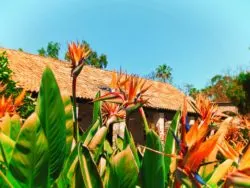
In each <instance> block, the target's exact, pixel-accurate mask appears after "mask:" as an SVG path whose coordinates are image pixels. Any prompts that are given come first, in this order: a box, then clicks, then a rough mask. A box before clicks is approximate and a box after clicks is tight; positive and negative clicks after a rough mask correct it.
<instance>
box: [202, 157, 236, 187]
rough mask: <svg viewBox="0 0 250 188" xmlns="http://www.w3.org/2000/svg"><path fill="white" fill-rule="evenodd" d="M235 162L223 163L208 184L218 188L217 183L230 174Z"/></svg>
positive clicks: (229, 160) (228, 160)
mask: <svg viewBox="0 0 250 188" xmlns="http://www.w3.org/2000/svg"><path fill="white" fill-rule="evenodd" d="M233 162H234V161H233V160H231V159H227V160H225V161H224V162H223V163H221V164H220V165H219V166H218V167H217V168H216V169H215V170H214V172H213V174H212V176H211V177H210V179H209V180H208V182H207V184H208V185H211V186H215V187H216V185H217V183H218V182H219V181H220V180H221V179H222V178H223V177H224V176H225V175H226V174H227V173H228V170H229V168H230V167H231V166H232V164H233Z"/></svg>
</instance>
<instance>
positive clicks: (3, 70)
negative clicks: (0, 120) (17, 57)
mask: <svg viewBox="0 0 250 188" xmlns="http://www.w3.org/2000/svg"><path fill="white" fill-rule="evenodd" d="M0 84H1V85H4V90H2V91H0V96H5V97H10V96H12V97H14V98H15V97H17V96H18V95H19V94H20V93H21V89H20V88H19V87H17V86H16V82H15V81H13V80H12V70H11V69H10V68H9V60H8V58H7V54H6V52H3V53H0ZM34 101H35V99H34V98H32V97H31V94H29V93H28V92H27V93H26V95H25V98H24V101H23V105H22V106H21V107H20V108H19V109H18V111H19V114H20V116H21V117H22V118H27V117H28V116H29V115H30V114H31V113H32V112H34V109H35V105H34Z"/></svg>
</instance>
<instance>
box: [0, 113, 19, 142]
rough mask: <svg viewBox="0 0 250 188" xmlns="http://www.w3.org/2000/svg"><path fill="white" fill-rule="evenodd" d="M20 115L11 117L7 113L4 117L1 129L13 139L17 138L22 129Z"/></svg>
mask: <svg viewBox="0 0 250 188" xmlns="http://www.w3.org/2000/svg"><path fill="white" fill-rule="evenodd" d="M20 128H21V125H20V117H19V116H18V115H14V116H13V117H10V116H9V114H7V115H5V116H4V117H3V119H2V123H1V129H2V131H3V133H4V134H5V135H6V136H9V137H10V138H11V139H12V140H16V137H17V135H18V133H19V131H20Z"/></svg>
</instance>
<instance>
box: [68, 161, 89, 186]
mask: <svg viewBox="0 0 250 188" xmlns="http://www.w3.org/2000/svg"><path fill="white" fill-rule="evenodd" d="M71 187H72V188H80V187H86V186H85V185H84V181H83V176H82V171H81V168H80V163H79V160H77V163H76V166H75V170H74V175H73V177H72V179H71ZM87 188H88V187H87Z"/></svg>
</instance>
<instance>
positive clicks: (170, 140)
mask: <svg viewBox="0 0 250 188" xmlns="http://www.w3.org/2000/svg"><path fill="white" fill-rule="evenodd" d="M180 118H181V112H180V111H177V112H176V114H175V116H174V118H173V120H172V122H171V125H170V127H169V129H171V130H172V131H173V133H174V134H175V135H177V130H178V124H179V121H180ZM175 144H176V143H175V139H174V137H173V134H172V133H171V131H168V133H167V137H166V142H165V149H164V151H165V153H166V154H175ZM172 160H173V159H171V158H170V157H165V158H164V162H165V172H166V177H165V178H166V185H168V183H169V182H168V179H169V173H170V164H171V162H172Z"/></svg>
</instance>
